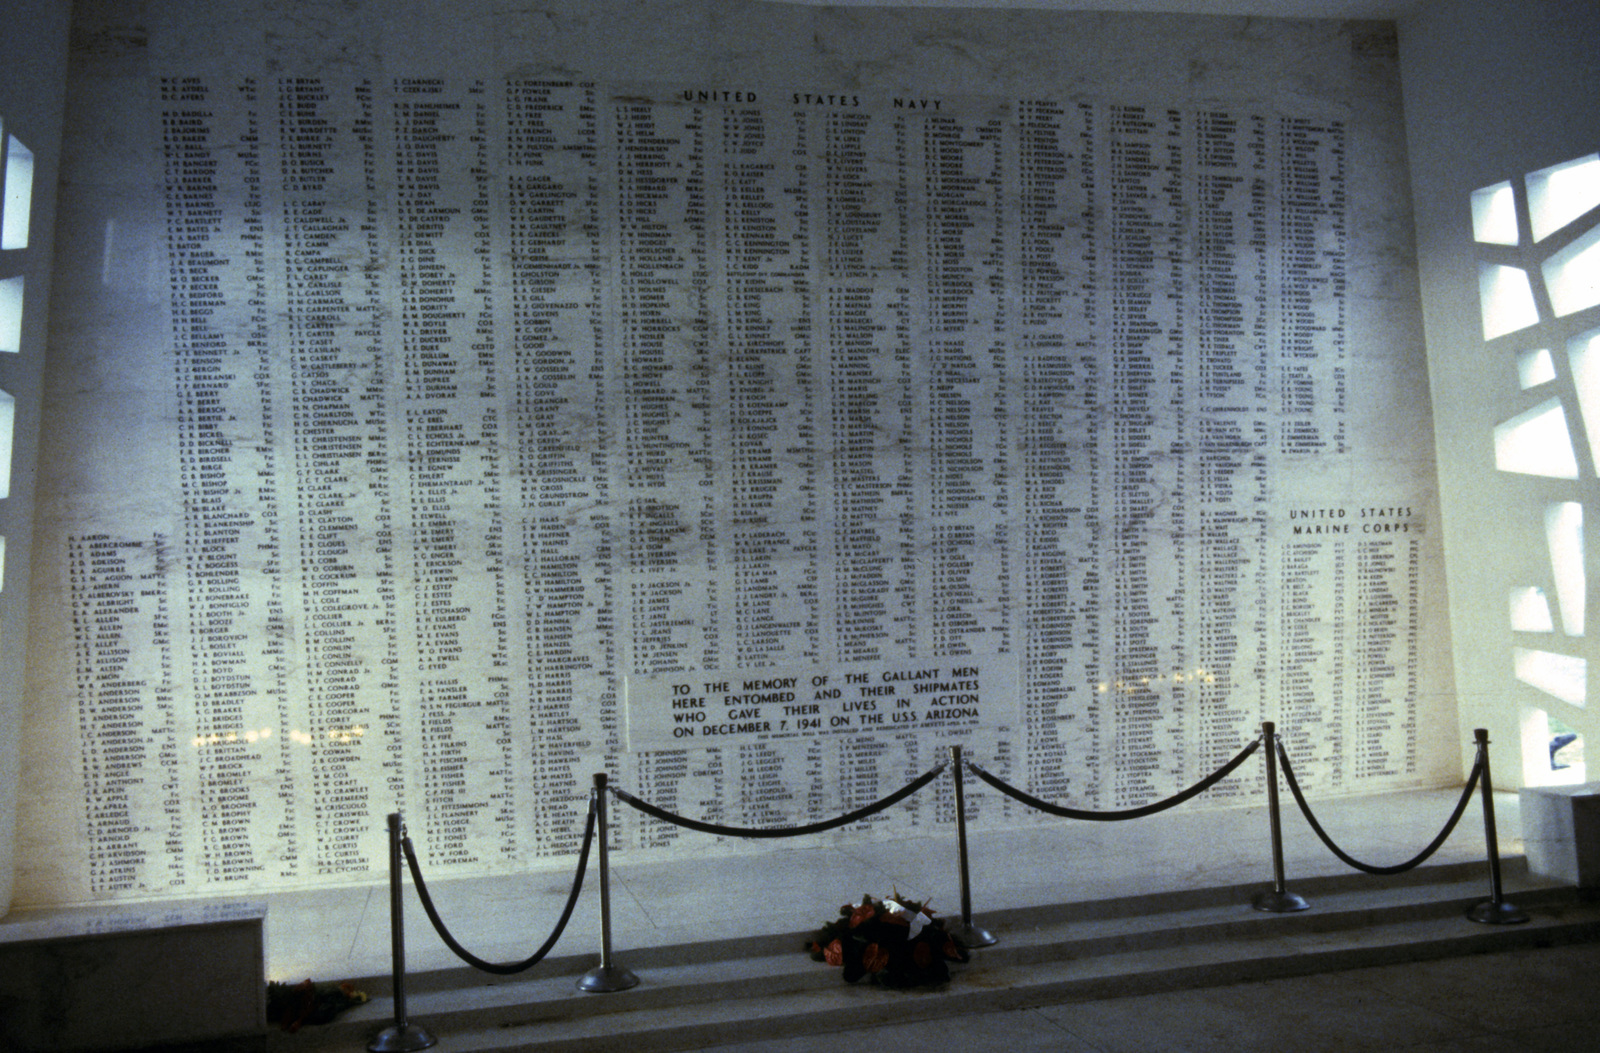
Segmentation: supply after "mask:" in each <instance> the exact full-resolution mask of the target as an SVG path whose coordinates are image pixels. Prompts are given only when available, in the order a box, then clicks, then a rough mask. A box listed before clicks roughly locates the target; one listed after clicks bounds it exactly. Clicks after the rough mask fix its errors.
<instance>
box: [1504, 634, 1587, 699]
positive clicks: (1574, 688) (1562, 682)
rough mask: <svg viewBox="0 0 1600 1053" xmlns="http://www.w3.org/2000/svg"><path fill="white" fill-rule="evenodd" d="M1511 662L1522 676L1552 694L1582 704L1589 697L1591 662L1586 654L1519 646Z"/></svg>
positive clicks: (1528, 683)
mask: <svg viewBox="0 0 1600 1053" xmlns="http://www.w3.org/2000/svg"><path fill="white" fill-rule="evenodd" d="M1511 663H1512V667H1513V669H1514V670H1515V671H1516V674H1517V679H1518V680H1521V681H1522V682H1523V683H1524V684H1527V685H1529V686H1530V687H1536V688H1538V689H1539V690H1540V691H1543V692H1544V693H1545V694H1547V695H1549V696H1551V697H1552V698H1558V699H1560V700H1561V701H1563V702H1566V703H1567V704H1569V705H1573V706H1581V705H1583V704H1584V701H1585V699H1586V698H1587V697H1588V690H1589V689H1588V683H1587V680H1588V663H1587V662H1585V661H1584V660H1583V659H1582V658H1578V657H1575V656H1573V655H1570V654H1556V653H1554V652H1552V651H1534V650H1530V649H1529V648H1526V647H1515V648H1512V651H1511Z"/></svg>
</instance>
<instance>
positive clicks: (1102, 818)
mask: <svg viewBox="0 0 1600 1053" xmlns="http://www.w3.org/2000/svg"><path fill="white" fill-rule="evenodd" d="M1260 746H1261V737H1260V736H1259V735H1258V736H1256V740H1255V741H1254V742H1252V743H1250V745H1248V746H1246V747H1245V748H1244V749H1242V750H1240V751H1239V753H1238V755H1236V756H1235V757H1234V758H1233V759H1232V760H1231V761H1229V762H1228V763H1226V764H1224V765H1223V766H1222V767H1220V768H1218V769H1217V770H1216V771H1214V772H1212V773H1211V774H1210V775H1208V776H1206V777H1205V778H1204V779H1201V780H1200V781H1199V782H1197V783H1195V784H1194V785H1193V786H1191V787H1189V788H1188V789H1187V790H1181V791H1179V792H1178V793H1175V794H1173V795H1172V796H1171V797H1168V798H1166V799H1165V800H1161V801H1156V802H1154V803H1152V804H1146V805H1142V806H1140V807H1138V808H1124V809H1122V810H1121V811H1109V812H1092V811H1086V810H1084V809H1082V808H1068V807H1066V806H1065V805H1060V804H1051V803H1050V802H1049V801H1041V800H1040V799H1039V798H1037V797H1035V796H1033V795H1032V794H1029V793H1025V792H1023V791H1022V790H1019V789H1017V788H1016V787H1015V786H1012V785H1010V784H1009V783H1006V782H1004V781H1002V780H1001V779H1000V778H999V777H998V776H994V775H990V774H989V773H988V772H986V771H984V770H983V769H982V768H981V767H979V766H978V765H977V764H974V763H973V762H972V761H970V760H969V761H967V762H966V765H967V767H968V768H970V769H971V770H972V774H974V775H976V776H977V777H978V778H980V779H982V780H983V781H984V782H986V783H988V784H989V785H990V786H993V787H994V788H995V789H997V790H999V791H1000V792H1001V793H1003V794H1005V795H1006V796H1007V797H1010V798H1012V799H1013V800H1017V801H1021V802H1022V803H1023V804H1025V805H1027V806H1028V807H1030V808H1037V809H1038V810H1039V811H1041V812H1047V813H1049V814H1050V815H1058V816H1061V817H1062V818H1063V819H1088V820H1090V821H1092V822H1101V823H1108V822H1117V821H1120V820H1123V819H1142V818H1144V817H1145V816H1147V815H1154V814H1156V813H1157V812H1164V811H1166V810H1167V809H1168V808H1172V807H1174V806H1176V805H1180V804H1182V803H1183V802H1184V801H1187V800H1188V799H1189V798H1191V797H1195V796H1198V795H1199V794H1202V793H1204V792H1205V791H1207V790H1209V789H1211V787H1213V786H1215V785H1216V784H1217V783H1219V782H1221V781H1222V780H1223V779H1226V778H1227V777H1228V776H1229V775H1232V774H1233V771H1234V769H1235V768H1237V767H1239V765H1241V764H1243V763H1244V762H1245V759H1246V758H1248V757H1249V756H1250V755H1251V754H1252V753H1254V752H1255V751H1256V750H1257V749H1258V748H1260Z"/></svg>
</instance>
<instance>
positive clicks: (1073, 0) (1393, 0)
mask: <svg viewBox="0 0 1600 1053" xmlns="http://www.w3.org/2000/svg"><path fill="white" fill-rule="evenodd" d="M768 2H769V3H790V4H809V5H811V6H816V7H960V8H968V9H977V10H1033V11H1102V12H1103V11H1110V12H1116V13H1121V14H1147V15H1154V14H1163V15H1167V14H1177V15H1250V16H1258V17H1263V18H1332V19H1341V20H1342V19H1388V20H1392V19H1399V18H1404V17H1405V16H1407V15H1410V14H1412V13H1414V12H1415V11H1416V10H1417V9H1418V8H1420V7H1422V6H1423V4H1424V3H1425V2H1426V0H768Z"/></svg>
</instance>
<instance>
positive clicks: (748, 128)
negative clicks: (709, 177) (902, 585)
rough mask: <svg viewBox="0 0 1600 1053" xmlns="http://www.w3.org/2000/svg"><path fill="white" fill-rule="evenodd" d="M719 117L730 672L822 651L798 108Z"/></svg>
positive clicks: (802, 124) (807, 216) (732, 109)
mask: <svg viewBox="0 0 1600 1053" xmlns="http://www.w3.org/2000/svg"><path fill="white" fill-rule="evenodd" d="M786 116H788V115H786V114H780V113H779V112H778V111H775V110H772V109H769V108H766V107H760V106H754V105H745V106H741V105H738V104H735V105H732V106H729V107H726V108H725V109H723V110H722V111H721V113H720V115H719V118H718V120H719V122H720V129H719V131H720V135H719V136H718V139H719V140H720V143H721V150H720V164H719V165H718V169H719V173H718V174H719V178H718V186H719V189H720V190H721V192H722V202H723V204H722V215H721V217H719V218H720V220H721V223H720V229H721V232H722V245H723V252H722V255H721V260H720V262H721V264H722V271H723V274H722V280H723V288H724V290H725V294H724V296H723V298H722V299H723V303H724V304H725V307H724V311H725V315H724V320H723V330H724V332H725V334H726V343H727V348H728V368H727V396H726V398H727V401H726V405H727V407H728V409H729V411H730V412H729V415H728V428H729V432H728V435H729V440H730V441H729V443H728V451H727V457H728V466H727V470H728V473H729V477H730V484H729V486H728V488H727V492H728V494H729V500H728V512H729V523H730V527H729V532H728V539H727V551H728V553H729V557H730V559H731V562H732V564H733V567H732V575H731V579H732V580H731V584H732V588H731V594H732V605H733V609H732V612H731V613H732V616H733V617H732V625H733V633H732V641H731V642H732V650H733V660H734V663H735V664H736V665H737V667H738V668H740V669H750V670H759V669H762V668H768V667H773V666H781V665H783V664H784V663H786V662H789V661H792V660H795V659H802V660H804V659H812V660H815V659H816V658H818V656H819V655H820V642H821V641H820V622H819V617H820V615H819V611H818V608H817V601H818V592H817V582H818V564H817V559H818V553H817V541H818V534H817V530H818V494H817V483H818V475H817V455H818V446H817V430H816V419H815V413H816V404H817V403H816V385H815V377H814V372H813V370H814V363H813V361H812V358H813V344H812V333H811V327H812V321H813V311H812V296H813V275H812V266H813V255H812V244H811V240H810V234H811V228H812V222H811V212H810V195H809V189H810V187H809V182H808V179H807V176H808V175H809V170H808V164H807V159H806V158H805V157H804V150H805V145H804V144H805V142H806V141H807V137H808V131H809V129H808V126H807V125H808V121H807V119H808V117H809V116H810V115H809V114H808V113H806V112H805V111H803V110H802V111H799V112H797V113H795V114H793V116H792V118H790V119H788V120H785V119H784V117H786Z"/></svg>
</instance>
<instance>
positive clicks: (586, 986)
mask: <svg viewBox="0 0 1600 1053" xmlns="http://www.w3.org/2000/svg"><path fill="white" fill-rule="evenodd" d="M637 986H639V978H638V977H637V976H635V975H633V974H632V973H630V972H629V971H628V970H626V969H624V968H623V967H622V966H620V965H597V966H595V967H594V968H593V969H590V970H589V971H588V972H586V973H584V974H583V975H582V976H580V977H578V990H580V991H588V992H589V993H590V994H610V993H611V992H612V991H626V990H627V989H628V988H630V987H637Z"/></svg>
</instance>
